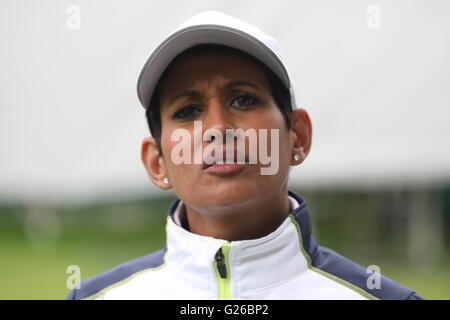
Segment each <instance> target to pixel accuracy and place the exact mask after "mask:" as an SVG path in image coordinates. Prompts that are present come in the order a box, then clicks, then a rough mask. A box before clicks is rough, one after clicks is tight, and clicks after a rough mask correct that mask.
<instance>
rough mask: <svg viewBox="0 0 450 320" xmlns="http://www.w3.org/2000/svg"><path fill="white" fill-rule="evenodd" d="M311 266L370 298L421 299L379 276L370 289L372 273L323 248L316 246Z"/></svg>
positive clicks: (410, 291) (411, 291) (412, 291)
mask: <svg viewBox="0 0 450 320" xmlns="http://www.w3.org/2000/svg"><path fill="white" fill-rule="evenodd" d="M312 265H313V266H314V267H316V268H318V269H321V270H323V271H326V272H328V273H330V274H332V275H334V276H336V277H338V278H340V279H342V280H345V281H347V282H350V283H351V284H353V285H355V286H357V287H359V288H361V289H363V290H364V291H366V292H367V293H370V294H371V295H372V296H374V297H376V298H378V299H382V300H408V299H420V300H421V299H423V298H422V297H420V296H419V295H418V294H416V293H415V292H414V290H411V289H409V288H406V287H404V286H402V285H400V284H398V283H397V282H395V281H393V280H391V279H389V278H387V277H385V276H383V275H380V282H379V286H378V288H376V287H375V288H372V289H371V288H370V287H372V286H370V287H369V285H368V282H369V284H371V282H372V281H371V278H370V277H373V273H372V271H370V270H369V272H368V270H367V269H366V268H364V267H362V266H360V265H358V264H356V263H355V262H353V261H351V260H349V259H347V258H345V257H343V256H341V255H340V254H338V253H336V252H334V251H333V250H330V249H328V248H325V247H321V246H318V247H317V250H316V252H315V254H314V255H313V256H312Z"/></svg>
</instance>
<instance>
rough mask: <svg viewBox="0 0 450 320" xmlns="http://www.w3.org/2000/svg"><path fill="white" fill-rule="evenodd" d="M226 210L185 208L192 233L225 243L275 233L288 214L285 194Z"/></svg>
mask: <svg viewBox="0 0 450 320" xmlns="http://www.w3.org/2000/svg"><path fill="white" fill-rule="evenodd" d="M284 191H285V192H283V191H280V192H279V193H277V194H274V195H273V196H272V197H267V198H265V199H258V201H254V202H250V203H245V204H241V205H236V206H233V207H227V208H207V209H206V210H196V209H193V208H190V207H189V206H187V205H186V216H187V219H188V224H189V229H190V231H191V232H192V233H195V234H198V235H202V236H209V237H213V238H216V239H223V240H227V241H239V240H250V239H257V238H261V237H263V236H265V235H267V234H269V233H271V232H273V231H275V230H276V229H277V228H278V227H279V226H280V225H281V223H283V221H284V220H285V219H286V217H287V216H288V215H289V211H290V204H289V199H288V194H287V191H286V190H284Z"/></svg>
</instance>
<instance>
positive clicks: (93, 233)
mask: <svg viewBox="0 0 450 320" xmlns="http://www.w3.org/2000/svg"><path fill="white" fill-rule="evenodd" d="M331 194H332V196H330V194H327V195H325V194H319V195H317V194H308V195H306V196H305V199H307V201H308V202H309V207H310V212H311V216H312V219H313V230H314V234H316V236H317V237H318V238H319V243H320V244H321V245H323V246H327V247H329V248H331V249H333V250H335V251H337V252H339V253H341V254H343V255H344V256H346V257H348V258H350V259H351V260H353V261H355V262H357V263H359V264H361V265H363V266H366V267H367V266H369V265H373V264H376V265H378V266H379V267H380V268H381V273H382V274H383V275H385V276H387V277H390V278H392V279H393V280H395V281H397V282H399V283H401V284H402V285H404V286H407V287H410V288H413V289H415V290H416V291H417V292H418V293H419V294H421V295H422V296H424V297H425V298H427V299H449V298H450V258H449V257H450V256H449V254H448V253H447V252H448V250H447V249H444V250H443V253H442V254H441V255H440V256H439V259H437V260H435V261H434V263H432V264H416V263H414V261H411V260H410V259H408V257H407V254H406V251H407V250H406V248H407V237H406V236H405V234H404V233H403V232H400V231H401V230H403V229H402V228H400V227H399V228H394V229H393V230H392V232H391V231H389V230H390V229H389V228H387V227H386V226H382V227H381V228H379V230H381V231H380V232H374V230H377V228H375V227H374V225H376V224H380V223H381V224H383V223H384V224H389V221H388V222H386V221H385V220H384V218H383V215H382V214H380V211H379V210H375V211H373V212H372V213H370V211H367V210H366V211H365V212H361V210H360V209H359V208H358V207H357V206H356V207H355V203H361V204H362V205H364V206H367V203H368V200H367V198H361V196H356V198H355V194H354V193H352V195H351V196H349V195H347V196H345V195H343V194H339V195H337V196H336V194H335V193H334V192H333V193H331ZM372 196H373V195H372ZM378 197H380V195H378ZM173 199H174V197H168V198H161V199H147V200H143V201H142V200H140V201H130V202H127V203H102V204H95V205H89V206H75V207H74V206H72V207H65V208H58V209H54V208H53V209H52V210H51V209H49V208H48V207H45V208H44V209H42V206H41V209H40V210H36V209H35V210H33V211H32V212H34V213H32V214H31V216H32V217H31V218H30V217H28V218H27V215H30V214H26V213H25V212H27V211H29V210H26V209H24V208H20V207H17V206H3V207H2V209H1V210H2V212H3V214H2V215H0V252H1V263H0V283H1V285H0V299H64V298H66V296H67V295H68V293H69V289H67V287H66V280H67V278H68V276H69V274H68V273H66V270H67V267H68V266H69V265H77V266H79V267H80V269H81V278H82V279H86V278H89V277H91V276H94V275H96V274H99V273H101V272H103V271H106V270H108V269H110V268H112V267H114V266H116V265H118V264H120V263H123V262H126V261H128V260H131V259H134V258H137V257H140V256H143V255H146V254H148V253H150V252H153V251H156V250H159V249H161V248H162V247H163V246H164V244H165V222H166V212H167V208H168V206H169V204H170V203H171V202H172V201H173ZM308 199H310V200H308ZM317 199H321V200H320V201H318V200H317ZM333 199H334V200H333ZM336 199H339V200H338V201H336ZM349 199H353V200H349ZM355 199H356V200H355ZM358 199H359V200H358ZM349 203H352V205H351V206H350V207H349V205H348V204H349ZM376 203H379V202H376ZM340 204H341V205H340ZM330 206H331V207H332V208H333V209H332V210H333V211H335V212H336V214H333V215H331V216H330V215H329V214H328V213H327V212H328V211H329V210H330ZM37 207H38V208H39V207H40V206H39V205H38V206H37ZM49 212H51V214H50V215H49ZM389 214H391V213H389ZM33 215H35V217H33ZM374 215H376V219H375V220H370V219H371V218H370V217H372V216H374ZM49 216H50V217H53V218H49ZM380 216H381V218H380ZM55 217H57V221H58V222H57V223H55V221H53V220H52V219H55ZM372 219H373V218H372ZM52 221H53V222H52ZM374 221H375V222H374ZM55 226H56V227H55ZM394 227H395V225H394ZM358 228H359V229H360V231H359V232H356V233H355V232H348V230H354V229H358ZM403 231H404V230H403ZM392 233H394V234H396V233H401V235H398V234H396V235H392ZM445 248H446V247H445Z"/></svg>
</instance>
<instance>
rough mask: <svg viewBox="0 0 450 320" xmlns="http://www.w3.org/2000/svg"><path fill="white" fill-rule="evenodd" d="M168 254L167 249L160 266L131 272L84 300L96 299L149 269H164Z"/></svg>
mask: <svg viewBox="0 0 450 320" xmlns="http://www.w3.org/2000/svg"><path fill="white" fill-rule="evenodd" d="M166 254H167V251H166V252H165V253H164V256H163V262H162V263H161V264H160V265H159V266H156V267H150V268H146V269H143V270H140V271H137V272H134V273H132V274H130V275H129V276H128V277H126V278H124V279H122V280H120V281H117V282H115V283H112V284H110V285H109V286H107V287H105V288H103V289H101V290H99V291H97V292H96V293H94V294H91V295H90V296H87V297H85V298H82V300H95V299H96V298H98V297H99V296H101V295H103V294H105V293H106V292H108V291H110V290H112V289H114V288H117V287H120V286H121V285H124V284H125V283H127V282H129V281H131V280H132V279H134V278H135V277H137V276H140V275H141V274H144V273H146V272H149V271H158V270H160V269H162V268H163V267H165V266H166Z"/></svg>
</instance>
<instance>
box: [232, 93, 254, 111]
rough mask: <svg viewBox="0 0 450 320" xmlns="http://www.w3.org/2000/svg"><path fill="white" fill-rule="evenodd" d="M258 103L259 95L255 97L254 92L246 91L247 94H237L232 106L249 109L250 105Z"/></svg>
mask: <svg viewBox="0 0 450 320" xmlns="http://www.w3.org/2000/svg"><path fill="white" fill-rule="evenodd" d="M258 103H259V100H258V98H257V97H255V96H254V95H252V94H248V93H245V94H240V95H238V96H236V97H235V98H234V99H233V101H232V103H231V106H232V107H234V108H237V109H242V110H245V109H249V108H250V107H252V106H254V105H256V104H258Z"/></svg>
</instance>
